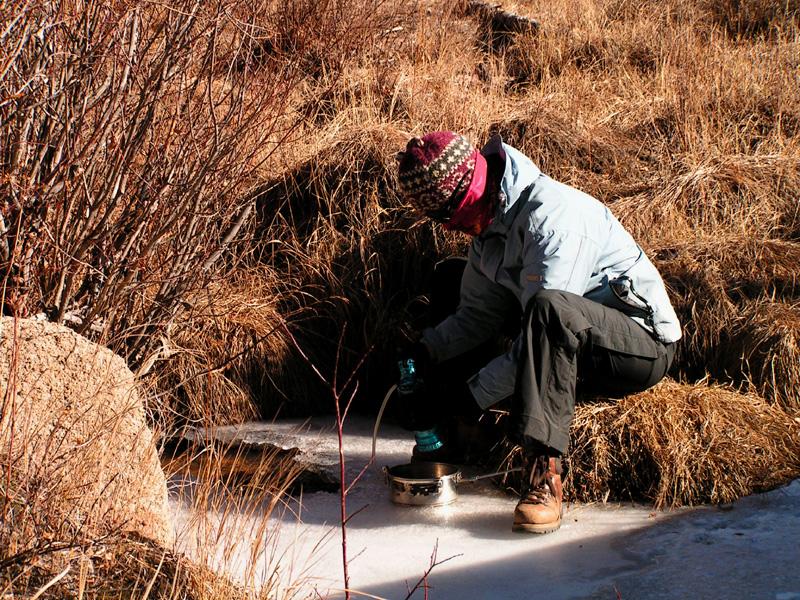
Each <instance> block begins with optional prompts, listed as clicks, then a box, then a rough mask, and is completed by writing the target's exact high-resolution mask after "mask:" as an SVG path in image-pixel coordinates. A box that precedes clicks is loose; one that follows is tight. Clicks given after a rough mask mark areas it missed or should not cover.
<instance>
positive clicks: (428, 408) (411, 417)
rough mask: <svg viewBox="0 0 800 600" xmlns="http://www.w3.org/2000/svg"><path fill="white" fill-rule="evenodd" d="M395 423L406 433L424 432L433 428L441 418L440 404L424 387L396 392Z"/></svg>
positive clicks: (428, 389)
mask: <svg viewBox="0 0 800 600" xmlns="http://www.w3.org/2000/svg"><path fill="white" fill-rule="evenodd" d="M397 397H398V407H397V422H398V424H399V425H400V427H402V428H403V429H405V430H407V431H425V430H426V429H431V428H433V427H434V426H435V425H436V424H437V423H438V422H439V419H440V416H441V402H440V401H439V399H438V398H437V397H436V394H434V393H432V392H431V389H430V388H428V387H426V386H424V385H423V386H420V387H419V388H417V389H416V390H414V391H410V392H401V391H400V390H398V392H397Z"/></svg>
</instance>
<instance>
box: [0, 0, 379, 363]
mask: <svg viewBox="0 0 800 600" xmlns="http://www.w3.org/2000/svg"><path fill="white" fill-rule="evenodd" d="M18 9H19V10H16V11H8V12H5V13H4V14H3V22H2V25H1V26H0V34H1V37H0V47H1V48H2V51H0V65H2V69H0V110H2V132H1V133H0V135H2V140H3V142H2V154H1V155H0V164H1V165H2V173H3V178H2V188H1V189H2V206H1V207H0V208H2V236H3V237H2V240H1V241H0V260H2V264H1V265H0V266H1V267H2V272H3V282H4V290H5V293H4V295H3V298H4V307H5V309H6V310H12V311H14V312H15V313H17V314H21V315H25V314H31V313H34V312H40V311H43V312H46V313H47V314H48V316H49V317H50V319H52V320H54V321H57V322H65V321H66V322H69V323H72V324H74V326H75V327H76V329H77V330H78V331H79V332H81V333H84V334H86V335H91V336H93V337H100V338H102V339H104V340H106V342H107V343H108V344H110V345H111V346H112V347H113V348H115V349H117V350H119V351H120V352H121V353H122V354H124V355H125V356H126V357H127V359H128V361H129V364H131V366H133V367H141V366H143V365H149V364H152V363H151V361H150V360H149V359H151V358H152V356H153V353H154V352H156V351H157V348H158V346H159V344H160V342H161V337H162V336H164V335H167V334H168V329H169V326H170V324H172V323H174V322H175V319H176V317H177V316H178V315H180V314H181V313H182V312H183V311H184V310H185V308H186V306H187V304H188V305H189V306H190V305H191V304H192V303H193V302H194V301H195V300H194V299H195V296H196V294H197V293H198V291H199V290H200V289H202V288H203V286H204V285H205V284H206V283H207V282H208V280H209V278H211V277H212V276H213V275H214V274H215V273H217V272H218V271H219V269H220V268H221V267H222V266H223V262H224V261H223V257H224V254H225V251H226V249H227V248H228V247H229V245H230V243H231V242H232V241H233V240H235V239H236V238H237V236H239V235H240V233H241V232H242V231H243V230H244V229H245V228H246V227H247V225H248V223H249V219H250V216H251V212H252V208H253V195H252V191H253V189H254V188H255V187H256V184H257V181H258V179H257V175H258V172H259V170H261V169H263V167H264V165H265V161H267V160H268V158H269V157H270V156H271V155H272V154H273V153H274V152H275V149H276V147H277V146H278V144H280V143H281V142H282V141H283V140H285V139H287V138H288V137H289V136H290V135H291V134H292V132H293V131H295V130H296V128H297V126H298V124H299V123H300V122H301V121H302V115H296V114H294V113H293V112H292V104H291V100H292V99H293V97H294V94H295V93H296V91H297V90H298V88H299V86H301V84H303V82H305V81H306V80H307V79H308V78H309V77H311V78H314V77H317V76H318V75H319V73H321V72H323V71H324V72H326V73H328V76H329V77H330V76H331V75H332V72H333V71H334V70H335V69H337V68H340V67H341V63H342V62H343V61H345V60H346V59H347V58H348V56H350V55H351V52H352V50H353V49H354V48H355V47H356V46H357V44H362V43H365V42H366V40H367V39H368V37H369V31H368V30H367V28H366V27H364V26H363V24H364V23H365V21H364V20H363V17H364V15H365V14H366V11H368V10H369V6H368V3H365V2H358V3H356V2H347V1H341V2H328V1H323V0H308V1H303V2H293V3H289V4H275V3H272V2H270V1H266V0H265V1H263V2H256V3H248V2H234V3H225V2H213V3H211V4H208V3H202V2H197V1H193V0H185V1H184V2H180V3H177V4H176V3H171V4H169V5H166V4H125V3H122V4H114V5H110V4H103V3H93V4H87V5H85V6H84V4H83V3H80V2H79V3H77V4H69V3H67V4H38V3H36V4H35V3H26V4H24V5H20V6H19V7H18Z"/></svg>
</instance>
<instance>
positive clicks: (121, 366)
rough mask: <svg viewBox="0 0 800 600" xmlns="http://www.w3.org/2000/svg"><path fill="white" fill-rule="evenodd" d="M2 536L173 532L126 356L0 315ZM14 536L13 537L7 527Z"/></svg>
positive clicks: (29, 540)
mask: <svg viewBox="0 0 800 600" xmlns="http://www.w3.org/2000/svg"><path fill="white" fill-rule="evenodd" d="M0 476H1V477H2V480H3V483H4V484H5V482H6V481H9V482H10V483H11V487H10V489H9V492H8V495H9V500H10V502H9V501H8V500H6V502H5V503H3V502H2V501H0V511H2V513H3V514H2V517H0V521H4V522H3V523H2V528H3V529H4V531H0V533H3V534H4V536H3V537H7V539H9V540H11V541H12V542H13V541H14V540H16V542H15V543H17V544H20V545H23V546H24V545H30V544H33V543H36V539H35V538H36V537H37V536H38V537H41V536H44V537H45V539H52V538H54V537H55V539H70V536H74V535H79V536H80V537H81V538H83V537H84V536H86V537H88V538H89V539H92V538H96V537H99V536H102V535H105V534H107V533H112V532H125V531H132V532H135V533H137V534H139V535H142V536H144V537H147V538H149V539H151V540H154V541H156V542H158V543H160V544H162V545H164V546H170V545H172V544H173V542H174V540H175V533H174V527H173V524H172V521H171V517H170V510H169V505H168V503H167V485H166V478H165V476H164V473H163V471H162V470H161V465H160V462H159V457H158V452H157V450H156V447H155V443H154V439H153V433H152V431H151V430H150V428H149V427H148V425H147V423H146V419H145V410H144V406H143V403H142V400H141V398H140V397H139V394H138V391H137V388H136V385H135V379H134V375H133V373H131V371H130V370H129V369H128V367H127V365H126V364H125V361H124V360H123V359H122V358H120V357H119V356H117V355H115V354H114V353H113V352H111V351H110V350H108V349H106V348H104V347H101V346H98V345H97V344H94V343H92V342H90V341H89V340H87V339H86V338H84V337H82V336H80V335H78V334H77V333H75V332H74V331H72V330H70V329H67V328H66V327H62V326H59V325H55V324H53V323H48V322H44V321H36V320H29V319H16V320H15V319H14V318H11V317H2V319H0ZM15 536H16V537H15Z"/></svg>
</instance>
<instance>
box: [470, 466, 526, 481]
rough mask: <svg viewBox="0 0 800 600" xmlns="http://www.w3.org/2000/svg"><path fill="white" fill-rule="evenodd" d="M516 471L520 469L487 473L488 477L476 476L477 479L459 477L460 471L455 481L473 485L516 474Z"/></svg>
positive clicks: (520, 469) (520, 468)
mask: <svg viewBox="0 0 800 600" xmlns="http://www.w3.org/2000/svg"><path fill="white" fill-rule="evenodd" d="M517 471H522V467H517V468H516V469H508V470H506V471H498V472H497V473H489V474H488V475H478V476H477V477H461V471H459V472H458V477H457V481H459V482H462V481H463V482H464V483H474V482H476V481H478V480H479V479H489V478H490V477H497V476H498V475H505V474H507V473H516V472H517Z"/></svg>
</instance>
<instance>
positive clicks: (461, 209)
mask: <svg viewBox="0 0 800 600" xmlns="http://www.w3.org/2000/svg"><path fill="white" fill-rule="evenodd" d="M476 154H477V156H476V159H475V170H474V171H473V173H472V181H471V182H470V184H469V188H468V189H467V191H466V193H465V194H464V199H463V200H461V202H460V203H459V205H458V208H456V210H455V211H453V217H452V218H451V220H450V221H449V222H447V223H442V227H444V228H445V229H447V230H448V231H449V230H450V229H451V228H452V229H458V224H459V222H460V221H461V220H462V219H459V218H458V217H462V218H463V217H467V218H468V219H469V218H471V217H473V213H475V212H476V209H479V207H478V206H477V201H478V200H479V199H480V198H481V196H483V192H484V191H485V190H486V173H487V171H488V169H487V165H486V159H485V158H484V157H483V155H482V154H481V153H480V152H476ZM477 212H482V211H479V210H478V211H477ZM454 225H455V226H456V227H453V226H454Z"/></svg>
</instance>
